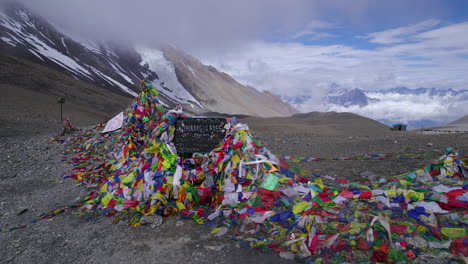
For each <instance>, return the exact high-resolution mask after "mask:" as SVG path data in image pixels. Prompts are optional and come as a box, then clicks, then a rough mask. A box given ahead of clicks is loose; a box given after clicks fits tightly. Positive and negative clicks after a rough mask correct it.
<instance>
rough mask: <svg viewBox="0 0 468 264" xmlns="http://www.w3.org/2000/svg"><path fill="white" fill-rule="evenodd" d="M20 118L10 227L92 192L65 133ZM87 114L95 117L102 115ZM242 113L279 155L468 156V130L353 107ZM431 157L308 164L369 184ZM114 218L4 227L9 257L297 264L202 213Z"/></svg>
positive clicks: (3, 215)
mask: <svg viewBox="0 0 468 264" xmlns="http://www.w3.org/2000/svg"><path fill="white" fill-rule="evenodd" d="M81 114H82V116H87V115H88V113H87V112H84V113H81ZM17 118H18V123H21V125H22V128H23V129H21V130H15V133H8V131H9V130H8V129H3V130H2V134H1V137H0V152H1V154H0V197H1V199H0V201H1V202H0V224H1V226H2V228H4V227H8V226H15V225H22V224H27V223H29V222H30V221H31V220H33V219H35V218H36V217H37V216H38V215H40V214H41V213H45V212H48V211H50V210H53V209H57V208H62V207H64V206H68V205H71V204H73V203H74V202H76V201H77V200H78V199H80V198H82V197H83V196H85V195H86V194H87V193H88V192H89V191H91V190H92V189H86V188H85V187H83V186H80V185H77V184H76V183H75V182H74V181H73V180H70V179H63V178H62V176H63V175H65V174H67V173H68V172H69V171H70V169H71V168H70V167H69V166H68V165H67V164H65V163H62V162H61V160H60V159H61V153H62V145H61V144H59V143H49V142H48V140H49V139H50V138H51V137H52V136H54V135H57V134H58V130H56V131H53V130H54V129H55V128H51V127H46V128H43V127H40V126H38V125H37V124H36V123H34V122H29V121H28V120H29V119H25V120H23V119H21V118H19V117H17ZM87 118H88V121H92V120H95V119H94V118H99V115H98V114H96V115H94V116H93V115H89V116H88V117H87ZM242 120H243V121H244V122H247V123H248V124H249V125H250V127H251V129H252V132H253V133H254V135H255V136H256V137H257V138H259V139H260V140H261V141H262V142H263V143H264V144H266V145H267V147H268V148H270V149H271V150H272V151H273V152H274V153H276V154H285V155H298V156H312V157H324V158H326V157H343V156H359V155H364V154H369V153H379V154H402V153H405V154H406V153H435V154H439V153H442V152H443V149H444V148H445V147H448V146H453V147H457V148H458V149H459V151H460V153H462V154H466V153H468V134H449V135H421V134H419V133H417V132H411V131H407V132H397V131H390V130H389V129H388V127H386V126H384V125H382V124H380V123H378V122H375V121H373V120H370V119H367V118H363V117H360V116H357V115H354V114H349V113H344V114H339V113H309V114H301V115H296V116H294V117H292V118H257V117H242ZM77 123H79V122H78V120H77ZM11 126H12V128H14V127H13V125H11ZM30 131H35V133H30ZM428 143H431V144H429V145H428ZM430 161H431V160H430V159H422V160H368V161H320V162H310V163H300V164H299V166H301V167H302V168H304V169H307V170H309V171H311V172H314V173H318V174H320V175H322V176H326V175H328V176H332V177H339V178H345V179H351V180H355V181H367V180H369V177H376V178H378V177H388V176H392V175H395V174H399V173H403V172H405V171H409V170H413V169H416V168H419V167H422V166H424V165H426V164H428V163H430ZM112 221H113V219H112V218H106V217H103V216H96V217H94V218H85V217H82V216H79V214H78V211H77V210H70V211H69V212H65V213H63V214H61V215H58V216H56V217H54V218H51V219H48V220H42V221H39V222H37V223H35V224H32V225H30V226H28V227H27V228H25V229H21V230H16V231H13V232H6V233H2V234H0V244H1V245H2V247H1V248H0V263H123V262H126V263H136V262H157V263H177V262H186V263H207V262H210V263H292V261H290V260H286V259H282V258H280V257H279V256H278V254H276V253H262V252H259V251H256V250H253V249H249V248H244V247H240V246H239V245H237V244H236V243H235V242H234V241H231V240H229V237H227V235H225V236H221V237H215V236H214V235H211V234H210V229H209V228H205V227H204V226H199V225H197V224H196V223H195V222H194V221H192V220H182V219H180V218H178V217H176V218H170V219H162V221H160V220H159V221H156V220H154V221H153V222H152V223H150V224H149V225H143V226H140V227H137V228H133V227H129V226H128V225H127V224H126V223H125V222H119V223H117V224H113V223H112ZM441 263H442V262H441Z"/></svg>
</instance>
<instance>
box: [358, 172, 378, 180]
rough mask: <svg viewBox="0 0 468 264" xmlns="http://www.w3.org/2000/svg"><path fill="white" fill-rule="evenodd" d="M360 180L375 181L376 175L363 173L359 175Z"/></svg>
mask: <svg viewBox="0 0 468 264" xmlns="http://www.w3.org/2000/svg"><path fill="white" fill-rule="evenodd" d="M359 176H361V178H364V179H367V180H369V181H375V180H376V179H377V175H375V174H374V173H373V172H370V171H363V172H361V173H360V174H359Z"/></svg>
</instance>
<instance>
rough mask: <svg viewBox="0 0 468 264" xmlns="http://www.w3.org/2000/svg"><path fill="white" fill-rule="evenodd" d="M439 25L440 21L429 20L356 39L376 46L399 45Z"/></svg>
mask: <svg viewBox="0 0 468 264" xmlns="http://www.w3.org/2000/svg"><path fill="white" fill-rule="evenodd" d="M439 24H440V20H437V19H429V20H426V21H422V22H420V23H417V24H413V25H409V26H404V27H399V28H394V29H389V30H385V31H380V32H374V33H369V34H367V35H365V36H358V38H363V39H369V42H372V43H377V44H394V43H401V42H406V41H408V39H410V38H411V37H412V36H413V35H414V34H417V33H419V32H422V31H425V30H428V29H431V28H434V27H435V26H437V25H439Z"/></svg>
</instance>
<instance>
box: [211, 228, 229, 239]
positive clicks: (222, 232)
mask: <svg viewBox="0 0 468 264" xmlns="http://www.w3.org/2000/svg"><path fill="white" fill-rule="evenodd" d="M227 232H228V228H227V227H225V226H224V227H222V228H221V229H220V230H219V231H218V232H216V234H214V236H215V237H222V236H224V235H225V234H227Z"/></svg>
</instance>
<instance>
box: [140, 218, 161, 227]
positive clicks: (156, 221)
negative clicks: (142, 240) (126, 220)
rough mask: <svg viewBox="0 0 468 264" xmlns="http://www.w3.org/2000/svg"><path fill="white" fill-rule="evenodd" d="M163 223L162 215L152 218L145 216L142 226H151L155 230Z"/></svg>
mask: <svg viewBox="0 0 468 264" xmlns="http://www.w3.org/2000/svg"><path fill="white" fill-rule="evenodd" d="M162 223H163V218H162V216H160V215H151V216H146V215H145V216H143V217H141V224H142V225H150V226H151V228H155V227H158V226H161V225H162Z"/></svg>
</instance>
